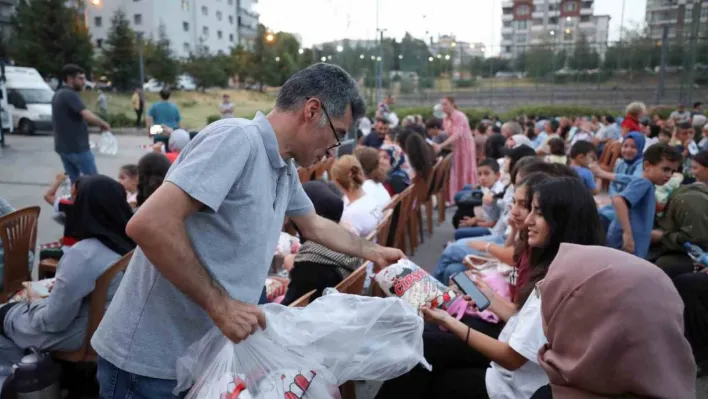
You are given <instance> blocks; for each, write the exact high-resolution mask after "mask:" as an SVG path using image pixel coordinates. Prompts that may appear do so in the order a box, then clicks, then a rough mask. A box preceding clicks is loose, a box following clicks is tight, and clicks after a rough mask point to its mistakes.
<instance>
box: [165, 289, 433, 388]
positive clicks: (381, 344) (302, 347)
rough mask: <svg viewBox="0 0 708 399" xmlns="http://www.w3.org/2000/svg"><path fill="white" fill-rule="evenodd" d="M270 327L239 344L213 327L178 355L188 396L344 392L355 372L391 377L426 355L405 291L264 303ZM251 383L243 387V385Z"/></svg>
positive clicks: (366, 377) (420, 322) (356, 375)
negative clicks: (298, 304) (401, 295)
mask: <svg viewBox="0 0 708 399" xmlns="http://www.w3.org/2000/svg"><path fill="white" fill-rule="evenodd" d="M263 310H264V312H265V314H266V319H267V328H266V329H265V330H263V331H258V332H257V333H256V334H254V335H252V336H251V337H249V338H248V339H247V340H245V341H243V342H241V343H239V344H234V343H232V342H230V341H229V340H228V339H227V338H225V337H224V336H223V335H222V334H221V333H220V331H219V330H217V329H213V330H212V331H210V332H209V333H208V334H207V335H206V336H204V337H203V338H202V339H201V340H199V341H198V342H197V343H195V344H193V345H192V346H191V347H190V348H189V349H188V350H187V353H185V354H184V356H183V357H181V358H180V359H179V360H178V362H177V378H178V386H177V388H176V389H175V394H177V393H179V392H183V391H185V390H187V389H190V387H191V389H190V391H189V394H188V395H187V398H198V399H222V398H228V399H236V398H239V399H246V398H251V397H252V398H256V399H266V398H274V399H275V398H279V399H282V398H285V399H298V398H312V399H329V398H338V397H339V385H341V384H343V383H344V382H346V381H349V380H372V381H384V380H389V379H392V378H396V377H398V376H400V375H402V374H404V373H406V372H408V371H410V370H411V369H412V368H413V367H415V366H416V365H417V364H418V363H421V364H422V365H423V366H424V367H426V368H428V369H430V365H429V364H428V363H427V362H426V361H425V358H424V357H423V320H422V319H421V318H420V317H419V316H418V315H417V314H416V312H415V310H414V309H413V308H411V307H410V306H409V305H408V304H406V303H404V302H403V301H401V300H400V299H398V298H372V297H363V296H357V295H347V294H331V295H325V296H323V297H321V298H319V299H317V300H315V301H314V302H312V303H311V304H309V305H308V306H307V307H304V308H291V307H285V306H282V305H276V304H269V305H264V306H263ZM244 387H245V389H246V390H247V391H243V388H244Z"/></svg>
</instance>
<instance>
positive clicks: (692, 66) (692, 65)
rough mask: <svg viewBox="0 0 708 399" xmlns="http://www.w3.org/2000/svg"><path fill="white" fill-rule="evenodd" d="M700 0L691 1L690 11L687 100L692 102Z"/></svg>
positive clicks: (701, 3) (699, 21)
mask: <svg viewBox="0 0 708 399" xmlns="http://www.w3.org/2000/svg"><path fill="white" fill-rule="evenodd" d="M702 5H703V1H702V0H695V1H694V2H693V12H691V50H690V51H691V53H690V58H689V59H690V61H689V65H688V67H689V70H688V102H689V103H691V102H693V86H694V76H695V71H696V47H697V45H698V32H699V30H700V26H701V6H702Z"/></svg>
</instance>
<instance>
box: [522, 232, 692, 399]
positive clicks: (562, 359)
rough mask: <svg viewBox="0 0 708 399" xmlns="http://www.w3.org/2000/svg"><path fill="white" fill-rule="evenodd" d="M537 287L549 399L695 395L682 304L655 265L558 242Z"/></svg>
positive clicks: (603, 249)
mask: <svg viewBox="0 0 708 399" xmlns="http://www.w3.org/2000/svg"><path fill="white" fill-rule="evenodd" d="M540 292H541V313H542V316H543V322H544V326H545V331H546V338H547V339H548V344H547V345H546V346H545V347H544V348H543V349H541V351H540V352H539V355H538V358H539V362H540V364H541V367H543V369H544V370H545V371H546V373H547V374H548V378H549V380H550V388H551V390H552V392H553V398H554V399H596V398H609V397H617V396H618V395H630V396H628V397H651V398H662V399H674V398H695V397H696V385H695V384H696V365H695V363H694V361H693V355H692V354H691V347H690V346H689V344H688V341H686V339H685V338H684V334H683V302H682V301H681V297H679V294H678V293H677V292H676V289H675V288H674V285H673V284H672V282H671V280H670V279H669V278H668V277H667V276H666V274H665V273H664V272H663V271H662V270H661V269H660V268H658V267H656V266H654V265H652V264H651V263H649V262H647V261H645V260H643V259H640V258H638V257H636V256H633V255H630V254H628V253H625V252H622V251H618V250H615V249H611V248H606V247H596V246H581V245H574V244H561V246H560V250H559V251H558V255H557V256H556V258H555V259H554V261H553V263H552V264H551V266H550V268H549V271H548V274H547V275H546V278H545V279H544V280H543V281H542V282H541V284H540ZM534 397H541V395H539V393H537V394H536V396H534ZM623 397H624V396H623Z"/></svg>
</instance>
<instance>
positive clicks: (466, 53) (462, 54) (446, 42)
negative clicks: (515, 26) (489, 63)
mask: <svg viewBox="0 0 708 399" xmlns="http://www.w3.org/2000/svg"><path fill="white" fill-rule="evenodd" d="M429 48H430V52H431V53H432V54H433V55H434V56H438V55H440V56H443V57H444V56H446V55H449V56H450V58H451V61H452V63H453V65H460V64H464V63H466V62H467V61H469V60H470V59H471V58H473V57H484V56H485V54H486V51H487V48H486V47H485V45H484V43H470V42H466V41H464V40H457V38H456V37H455V36H452V35H442V36H439V37H438V40H437V41H435V42H432V41H431V44H430V47H429Z"/></svg>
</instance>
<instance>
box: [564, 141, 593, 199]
mask: <svg viewBox="0 0 708 399" xmlns="http://www.w3.org/2000/svg"><path fill="white" fill-rule="evenodd" d="M596 160H597V158H596V155H595V145H594V144H593V143H591V142H589V141H584V140H581V141H578V142H577V143H575V144H573V147H571V148H570V166H571V167H572V168H573V169H574V170H575V172H576V173H577V174H578V176H580V181H582V182H583V184H584V185H585V187H587V189H588V190H590V193H591V194H592V195H596V194H598V193H599V192H600V190H599V189H598V188H597V185H595V176H593V174H592V172H591V171H590V169H589V168H588V166H590V164H591V163H593V162H595V161H596Z"/></svg>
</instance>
